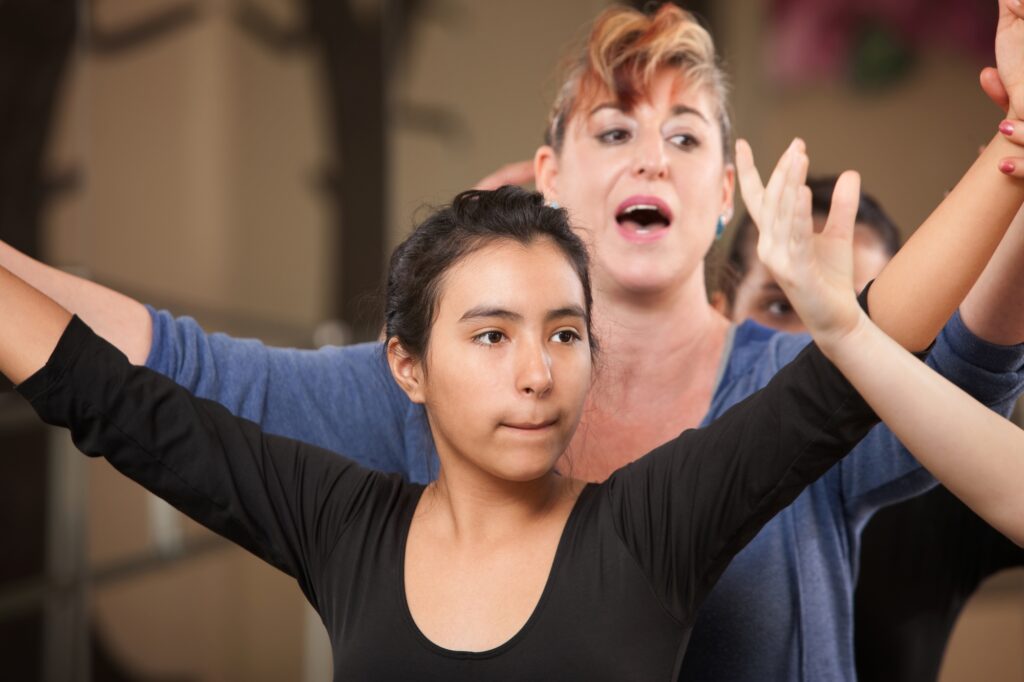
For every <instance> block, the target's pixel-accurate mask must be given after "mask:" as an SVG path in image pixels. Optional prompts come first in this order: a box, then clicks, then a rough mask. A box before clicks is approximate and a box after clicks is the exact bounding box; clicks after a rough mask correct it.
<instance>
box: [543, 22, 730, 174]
mask: <svg viewBox="0 0 1024 682" xmlns="http://www.w3.org/2000/svg"><path fill="white" fill-rule="evenodd" d="M664 67H668V68H672V69H676V70H677V71H678V72H679V74H680V75H681V76H683V77H684V78H685V79H686V80H687V81H688V82H690V83H693V84H696V85H698V86H701V87H704V88H706V89H707V91H708V92H710V93H711V95H712V97H713V98H714V100H715V104H716V106H717V109H718V111H717V118H718V126H719V129H720V130H721V134H722V154H723V158H725V160H726V161H728V162H731V161H732V157H733V149H732V122H731V120H730V117H729V106H728V100H729V85H728V80H727V78H726V76H725V72H724V71H723V69H722V68H721V66H720V65H719V60H718V56H717V53H716V52H715V43H714V40H712V38H711V34H710V33H708V31H707V29H705V28H704V27H703V26H702V25H701V24H700V22H699V21H698V20H697V18H696V17H695V16H694V15H693V14H690V13H689V12H687V11H686V10H684V9H681V8H680V7H678V6H676V5H674V4H672V3H670V2H666V3H664V4H662V5H661V6H660V7H658V8H657V9H656V10H654V11H653V12H649V13H645V12H641V11H639V10H635V9H632V8H630V7H622V6H618V7H609V8H608V9H606V10H605V11H603V12H601V14H599V15H598V17H597V19H595V20H594V24H593V27H592V28H591V31H590V35H589V36H588V37H587V40H586V42H585V43H584V44H583V46H582V49H581V50H580V51H579V53H578V54H577V56H576V57H575V58H574V59H572V60H571V61H569V62H568V63H567V68H566V69H565V71H566V73H565V76H564V78H563V80H562V85H561V87H560V88H559V91H558V95H557V96H556V97H555V102H554V105H553V106H552V108H551V113H550V114H549V116H548V126H547V130H546V131H545V133H544V142H545V144H548V145H550V146H551V147H553V148H554V149H555V151H556V152H561V150H562V144H563V142H564V141H565V134H566V129H567V126H568V123H569V121H570V120H571V119H572V117H573V115H575V114H576V113H577V112H579V111H580V110H581V109H582V108H585V107H589V106H593V105H594V104H596V103H597V102H596V101H595V99H596V98H598V97H603V96H607V94H609V93H610V94H611V96H613V97H614V98H615V99H616V101H617V102H618V103H619V104H620V105H621V106H622V107H623V108H624V109H627V110H628V109H630V108H631V107H632V106H633V105H634V104H636V102H637V101H638V100H640V99H642V98H643V96H644V93H645V92H646V91H647V89H648V88H649V87H650V86H651V83H652V81H653V80H654V76H655V75H656V74H657V72H658V70H659V69H661V68H664Z"/></svg>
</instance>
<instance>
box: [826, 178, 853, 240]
mask: <svg viewBox="0 0 1024 682" xmlns="http://www.w3.org/2000/svg"><path fill="white" fill-rule="evenodd" d="M858 204H860V174H859V173H857V172H856V171H846V172H844V173H843V174H842V175H840V176H839V179H838V180H836V186H835V189H834V190H833V191H832V206H831V207H829V211H828V220H827V221H825V229H824V232H828V233H830V234H831V235H834V236H837V237H845V236H847V234H850V235H852V234H853V226H854V223H855V222H856V221H857V206H858Z"/></svg>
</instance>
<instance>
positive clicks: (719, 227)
mask: <svg viewBox="0 0 1024 682" xmlns="http://www.w3.org/2000/svg"><path fill="white" fill-rule="evenodd" d="M723 234H725V218H723V217H722V216H718V223H717V224H716V225H715V240H716V241H717V240H719V239H721V238H722V235H723Z"/></svg>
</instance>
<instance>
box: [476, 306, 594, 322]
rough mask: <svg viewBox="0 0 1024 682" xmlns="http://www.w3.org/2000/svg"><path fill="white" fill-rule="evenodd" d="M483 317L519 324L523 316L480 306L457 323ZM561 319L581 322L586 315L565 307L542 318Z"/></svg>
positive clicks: (495, 307) (576, 309)
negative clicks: (575, 319)
mask: <svg viewBox="0 0 1024 682" xmlns="http://www.w3.org/2000/svg"><path fill="white" fill-rule="evenodd" d="M483 317H499V318H501V319H504V320H510V321H512V322H520V321H522V319H523V316H522V315H520V314H519V313H517V312H513V311H511V310H506V309H505V308H499V307H497V306H488V305H481V306H475V307H473V308H470V309H469V310H467V311H466V312H464V313H463V314H462V317H460V318H459V322H465V321H466V320H474V319H479V318H483ZM561 317H578V318H579V319H581V320H585V319H586V315H585V314H584V312H583V308H582V307H580V306H578V305H566V306H562V307H561V308H555V309H554V310H549V311H548V314H547V315H545V316H544V319H545V320H548V321H550V320H555V319H558V318H561Z"/></svg>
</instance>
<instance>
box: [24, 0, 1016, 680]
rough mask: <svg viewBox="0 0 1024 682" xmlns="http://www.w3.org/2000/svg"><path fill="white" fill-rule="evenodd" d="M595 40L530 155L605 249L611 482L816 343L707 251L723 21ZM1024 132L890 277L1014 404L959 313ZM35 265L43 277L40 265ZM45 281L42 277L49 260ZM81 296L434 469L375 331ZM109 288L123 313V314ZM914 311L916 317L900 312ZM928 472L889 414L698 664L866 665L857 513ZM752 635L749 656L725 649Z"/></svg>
mask: <svg viewBox="0 0 1024 682" xmlns="http://www.w3.org/2000/svg"><path fill="white" fill-rule="evenodd" d="M1014 11H1019V10H1015V9H1014V8H1012V7H1010V5H1009V4H1008V3H1007V2H1005V1H1004V2H1003V3H1002V4H1001V18H1000V27H999V33H998V34H997V37H996V45H997V61H998V62H999V68H1000V72H1001V73H1002V74H1003V75H1004V80H1005V81H1006V83H1007V86H1008V90H1009V92H1010V95H1011V99H1012V98H1013V97H1015V96H1016V97H1021V98H1024V93H1021V92H1020V88H1019V87H1018V85H1017V83H1018V82H1019V80H1020V79H1019V78H1016V74H1017V73H1020V72H1022V71H1024V67H1022V66H1021V55H1024V50H1022V49H1021V46H1022V45H1024V35H1022V30H1021V20H1020V19H1019V18H1017V16H1016V15H1015V14H1013V12H1014ZM580 55H581V56H580V59H579V61H578V62H577V63H576V65H575V67H574V68H573V70H572V71H571V72H570V73H569V75H568V76H567V78H566V80H565V84H564V86H563V88H562V90H561V93H560V96H559V98H558V101H557V102H556V104H555V106H554V107H553V110H552V116H551V120H550V125H549V139H548V142H549V144H546V145H544V146H543V147H541V149H540V150H538V153H537V156H536V162H535V167H536V168H537V173H536V175H537V182H538V188H539V189H541V190H542V191H543V192H544V194H545V196H546V197H547V198H548V199H549V200H551V201H557V202H558V203H559V204H561V205H562V206H565V207H566V208H567V210H568V211H569V213H570V216H571V217H572V221H573V224H574V227H575V228H576V229H577V231H578V233H579V234H580V235H581V236H582V237H583V239H584V241H585V242H587V245H588V247H589V249H590V251H591V256H592V259H593V277H594V283H595V293H594V298H595V312H594V318H595V322H594V323H595V326H596V329H597V332H598V336H599V337H600V338H601V339H602V341H603V353H602V371H601V372H600V374H599V375H598V376H597V378H596V381H595V384H594V387H593V389H592V391H591V393H590V395H589V397H588V403H587V409H586V410H585V411H584V416H583V428H581V429H579V430H577V431H576V436H575V438H574V441H573V443H572V447H571V448H570V451H571V452H572V453H573V457H572V461H571V471H572V472H573V473H574V474H575V475H578V476H580V477H581V478H584V479H587V480H603V479H604V478H605V477H607V476H608V475H609V474H610V473H611V472H612V471H614V470H616V469H618V468H619V467H621V466H622V465H623V464H625V463H627V462H629V461H632V460H634V459H636V458H637V457H639V456H640V455H641V454H643V453H644V452H646V451H648V450H650V449H651V448H653V447H654V446H656V445H657V444H659V443H662V442H664V441H666V440H668V439H669V438H671V437H673V436H674V435H675V434H677V433H678V432H679V431H681V430H683V429H685V428H689V427H693V426H697V425H699V424H701V423H706V422H708V421H710V420H711V419H713V418H714V417H716V416H718V415H720V414H722V413H723V412H724V411H725V410H726V409H727V408H728V407H729V406H731V405H733V404H734V403H736V402H737V401H739V400H741V399H742V398H744V397H746V396H747V395H749V394H750V393H751V392H753V391H755V390H757V389H758V388H760V387H762V386H764V385H765V384H766V383H767V382H768V380H769V379H770V378H771V376H773V375H774V374H775V372H777V371H778V370H779V369H780V368H781V367H783V366H784V365H785V364H786V363H788V362H789V361H790V360H791V359H793V358H794V357H795V356H796V355H797V354H798V353H799V351H800V350H801V348H802V347H803V346H804V344H805V340H804V339H802V338H800V337H790V336H787V335H783V334H771V333H768V332H763V333H762V332H758V333H748V332H747V331H745V330H743V329H742V328H740V329H736V328H733V327H731V325H730V324H729V322H728V320H726V319H725V318H724V317H722V316H721V315H720V314H718V313H717V312H716V311H715V310H714V309H713V308H711V307H710V306H709V305H708V302H707V295H706V291H705V288H704V271H703V258H704V254H705V253H706V252H707V250H708V248H709V247H710V245H711V244H712V242H713V240H714V234H715V231H716V224H717V223H719V221H720V219H728V217H729V215H730V214H731V211H732V195H733V184H734V174H735V170H734V168H733V165H732V146H731V144H730V142H729V140H730V135H731V129H730V126H729V120H728V116H727V104H726V99H725V86H724V81H723V79H724V77H723V75H722V74H721V72H720V70H719V69H718V67H717V64H716V56H715V52H714V46H713V44H712V42H711V40H710V37H709V36H708V35H707V33H706V31H704V29H703V28H701V27H700V25H699V24H698V23H697V22H695V21H694V20H693V19H692V17H690V16H689V15H687V14H685V13H684V12H682V11H681V10H679V9H678V8H676V7H674V6H671V5H665V6H663V7H662V8H660V9H659V10H658V11H657V12H656V13H654V14H653V15H649V16H648V15H644V14H641V13H638V12H635V11H633V10H627V9H623V8H613V9H610V10H608V11H607V12H605V13H603V14H602V15H601V17H599V18H598V21H597V22H596V23H595V26H594V30H593V32H592V34H591V36H590V38H589V39H588V43H587V45H586V46H585V48H584V49H583V50H582V51H581V53H580ZM620 94H621V95H622V96H621V97H620V96H619V95H620ZM1019 109H1020V108H1019V107H1016V106H1014V107H1013V110H1014V111H1017V110H1019ZM1012 115H1013V114H1012V113H1011V116H1012ZM1014 149H1015V147H1014V145H1013V143H1012V142H1011V141H1010V140H1008V139H1007V138H1006V137H1005V136H1004V135H1003V134H996V136H995V138H994V139H993V140H992V142H991V143H990V144H989V146H988V148H987V150H986V152H985V153H984V154H983V155H982V156H981V157H980V158H979V160H978V161H977V162H976V163H975V164H974V165H973V166H972V167H971V169H970V170H969V171H968V172H967V174H966V175H965V176H964V178H963V180H962V181H961V182H960V183H959V184H958V186H957V188H956V189H955V190H954V191H953V192H952V193H951V194H950V196H949V197H948V198H947V199H946V201H944V202H943V204H942V206H940V207H939V209H937V210H936V212H935V213H934V214H933V215H932V216H931V217H930V218H929V220H928V221H927V222H926V223H925V224H924V225H923V226H922V227H921V228H920V229H919V231H918V236H917V237H915V239H918V240H926V241H925V243H926V245H927V246H926V248H925V251H926V252H925V251H918V252H917V254H918V255H916V256H915V255H913V254H914V253H915V251H916V250H915V251H912V252H911V255H910V256H905V258H916V259H918V260H919V262H916V263H908V264H907V266H908V267H911V266H912V267H914V268H917V267H920V268H921V272H922V275H921V277H922V281H927V285H925V284H924V283H921V284H914V285H906V284H901V285H900V286H901V287H905V286H909V288H906V289H904V290H901V291H900V292H899V294H900V297H902V296H904V295H905V298H900V297H896V298H893V297H892V296H890V295H889V292H888V291H887V289H888V287H889V286H891V285H890V284H888V283H887V281H886V280H887V278H886V277H885V276H883V277H882V278H880V279H879V281H878V283H877V284H876V286H879V287H881V288H880V290H879V292H881V293H882V294H884V295H883V296H882V298H881V301H883V302H882V303H879V304H877V305H878V306H879V309H878V311H877V313H878V320H879V322H880V323H881V324H882V326H883V329H885V330H887V331H890V332H892V333H893V334H896V335H897V336H898V338H899V339H900V340H901V341H902V342H903V343H906V344H908V345H909V346H911V347H913V348H916V349H922V348H924V347H926V346H927V345H928V344H929V343H930V341H931V340H932V339H933V338H934V337H935V336H936V334H938V333H939V330H940V329H942V333H941V334H939V336H938V338H937V339H936V343H935V346H934V348H933V350H932V352H931V356H930V358H929V360H928V362H929V364H930V365H931V366H934V367H937V368H939V369H940V370H941V371H942V372H943V373H944V374H945V375H946V376H947V377H949V378H951V379H953V380H954V381H955V382H956V383H958V384H959V385H961V386H963V387H965V388H967V389H969V391H970V392H971V393H972V395H974V396H975V397H977V398H978V399H979V400H981V401H982V402H984V403H985V404H987V405H989V406H990V407H992V408H994V409H997V410H999V411H1003V412H1005V411H1008V410H1009V406H1010V405H1011V404H1012V402H1013V400H1014V399H1015V397H1016V395H1017V393H1018V392H1019V391H1020V390H1021V387H1022V386H1024V377H1022V376H1021V375H1020V372H1019V369H1020V366H1021V358H1022V357H1024V349H1022V348H1020V347H1017V346H1013V347H1009V348H1003V347H996V346H993V345H991V344H989V343H987V342H986V341H987V340H986V339H985V338H984V337H983V336H979V335H978V333H976V330H975V329H974V328H973V327H969V326H967V325H966V324H965V320H964V319H961V317H960V316H959V315H954V316H953V319H952V320H950V321H949V322H948V323H946V320H947V319H949V318H950V316H951V315H952V314H953V313H954V311H955V309H956V306H957V303H958V302H959V301H960V299H961V298H962V297H963V296H964V294H965V293H967V290H968V288H969V287H970V285H971V283H972V282H973V281H974V280H975V279H976V278H977V276H978V273H979V272H980V271H981V269H982V267H983V266H984V264H985V262H986V261H987V260H988V258H989V257H990V256H991V254H992V251H993V250H994V249H995V248H996V245H997V244H998V243H999V240H1000V238H1001V235H1002V233H1003V232H1004V231H1005V229H1006V226H1007V225H1008V224H1009V222H1010V219H1011V218H1012V216H1013V215H1014V213H1015V212H1016V211H1017V209H1018V208H1019V206H1020V205H1021V202H1022V200H1024V186H1022V185H1021V183H1020V182H1019V181H1018V180H1015V179H1014V178H1011V177H1009V176H1007V175H1006V174H1004V173H1002V172H1000V170H999V169H998V161H999V160H1000V159H1001V158H1003V157H1005V156H1008V155H1012V154H1014V153H1015V152H1014V151H1013V150H1014ZM953 257H955V258H956V259H957V261H956V262H957V264H958V266H962V267H958V268H957V269H956V270H955V271H951V270H949V268H948V261H947V260H946V259H947V258H953ZM15 267H20V265H19V264H17V263H15ZM23 273H24V274H26V276H28V277H29V279H30V281H35V280H33V278H34V277H35V276H36V275H38V274H39V272H38V270H35V271H33V270H31V268H27V269H25V270H23ZM36 283H37V284H38V285H39V286H40V288H42V289H44V290H45V289H47V287H48V283H47V277H46V276H45V274H44V275H43V276H39V278H38V281H36ZM936 287H938V289H939V290H937V289H936ZM70 288H72V289H73V288H74V287H73V286H72V287H70ZM879 292H873V294H872V295H873V296H875V295H878V293H879ZM58 293H59V292H58ZM97 295H98V296H102V295H106V294H105V293H103V294H97ZM1001 296H1002V294H1001V293H1000V292H991V291H989V292H975V291H972V292H971V293H970V295H969V296H968V299H967V301H965V303H964V310H965V311H966V310H967V308H968V307H973V308H974V310H975V311H977V312H978V314H977V315H976V316H975V317H974V318H973V320H974V321H973V323H972V324H976V325H978V326H979V329H982V328H984V327H985V324H986V323H987V321H990V320H993V319H995V318H996V317H999V316H1003V317H1005V316H1006V315H1011V316H1018V315H1020V316H1024V311H1021V310H1020V308H1019V307H1017V306H1010V305H1008V304H1009V302H1008V301H1005V300H1001ZM84 298H87V299H89V300H90V301H93V302H96V303H95V304H93V303H90V302H85V301H83V300H82V298H79V299H78V300H77V302H78V303H81V305H82V307H80V308H79V310H81V311H82V312H83V313H84V314H86V316H87V317H86V319H87V321H88V320H90V319H92V320H93V321H94V322H95V323H96V325H97V326H98V327H101V328H102V327H103V325H102V324H101V322H100V320H99V318H103V319H104V320H106V321H108V322H109V324H108V325H106V328H107V329H108V330H109V333H110V334H111V335H112V336H111V340H112V341H114V343H115V345H119V346H122V347H124V348H126V349H127V350H128V351H129V352H130V353H131V354H132V358H133V359H134V360H141V359H143V356H145V360H146V362H147V365H148V366H150V367H152V368H154V369H157V370H158V371H161V372H162V373H165V374H167V375H168V376H170V377H171V378H173V379H174V380H175V381H178V382H179V383H181V384H182V385H184V386H186V387H187V388H189V389H190V390H192V391H194V392H195V393H196V394H197V395H199V396H202V397H207V398H212V399H215V400H217V401H218V402H221V403H222V404H224V405H225V406H227V407H228V408H229V409H231V410H232V411H233V412H235V413H236V414H239V415H242V416H245V417H248V418H251V419H253V420H255V421H258V422H259V423H260V424H261V425H262V426H263V427H264V428H265V429H266V430H268V431H269V432H272V433H278V434H282V435H289V436H294V437H301V438H303V439H305V440H308V441H310V442H313V443H316V444H318V445H321V446H325V447H328V448H331V449H334V450H338V451H342V452H345V453H346V454H347V455H349V456H350V457H352V458H353V459H355V460H357V461H359V462H361V463H363V464H366V465H368V466H371V467H374V468H378V469H382V470H385V471H397V472H402V473H404V474H405V475H406V476H407V477H408V478H410V479H411V480H414V481H419V482H426V481H428V480H430V479H432V478H433V477H434V476H435V475H436V458H434V457H432V456H431V454H430V453H431V452H432V440H431V434H430V432H429V430H428V429H427V428H426V427H425V421H424V414H423V410H422V407H421V406H420V405H418V404H417V403H414V402H412V401H410V400H409V399H408V397H407V395H406V394H405V393H403V392H402V391H401V390H400V388H399V387H398V386H397V385H396V384H395V382H394V381H393V380H392V378H391V375H390V372H389V371H388V367H387V365H386V363H385V362H384V361H383V359H382V356H381V354H380V348H379V346H378V345H376V344H367V345H361V346H354V347H349V348H344V349H336V348H335V349H324V350H321V351H317V352H304V351H294V350H288V349H269V348H266V347H265V346H263V345H261V344H259V343H258V342H255V341H239V340H234V339H230V338H227V337H224V336H222V335H207V334H205V333H203V331H202V330H201V329H200V328H199V327H198V326H196V325H195V323H194V322H193V321H191V320H188V319H174V318H173V317H172V316H171V315H169V314H168V313H165V312H157V311H153V310H146V309H145V308H142V307H140V306H139V305H138V304H136V303H134V302H131V303H127V302H124V301H121V302H120V303H118V301H117V300H112V299H105V300H104V299H101V298H93V297H91V296H86V297H84ZM904 301H910V303H905V302H904ZM111 303H113V305H114V306H115V307H117V308H118V309H119V310H121V311H123V312H119V313H117V314H111V310H112V308H110V307H109V305H110V304H111ZM908 309H909V310H910V312H912V313H913V317H906V313H907V311H908ZM143 312H145V313H146V314H145V315H143V314H142V313H143ZM965 314H966V313H965ZM910 320H913V321H914V325H913V326H912V327H910V326H904V325H903V324H902V322H903V321H910ZM126 321H127V323H126ZM944 324H945V327H943V325H944ZM894 325H895V326H894ZM1021 340H1024V339H1021ZM563 468H564V469H565V470H567V471H569V470H570V468H569V466H568V463H565V464H563ZM931 484H932V479H931V477H930V476H928V475H927V473H926V472H924V471H922V470H921V468H920V466H919V465H918V464H917V462H916V461H914V460H913V458H911V457H910V456H909V455H908V454H907V453H906V451H905V450H904V449H903V447H902V446H901V445H900V444H899V443H898V441H897V440H896V439H895V437H893V435H892V433H891V432H890V431H888V430H887V429H885V428H878V429H875V430H873V431H872V432H871V434H869V435H868V437H867V438H866V439H865V441H864V442H863V443H862V444H861V446H860V447H858V448H857V450H856V451H855V452H854V453H853V454H852V455H851V457H849V458H846V459H845V460H844V461H843V463H842V464H841V465H840V466H839V467H838V468H836V469H834V470H833V471H832V472H830V473H829V474H827V475H826V476H825V477H824V478H823V479H821V480H820V481H819V482H817V483H815V484H814V485H813V486H812V487H811V489H810V490H808V491H807V492H806V493H805V494H803V495H801V496H800V497H799V498H798V499H797V500H796V501H795V502H794V504H793V505H791V506H790V507H788V508H787V509H786V510H785V511H783V512H782V514H780V515H779V516H778V517H776V519H774V520H773V521H772V522H771V523H769V524H768V525H767V526H766V527H765V528H764V530H763V531H762V532H761V533H760V535H759V536H758V537H757V538H755V540H754V541H753V543H752V544H751V545H749V546H748V547H747V548H746V549H745V550H744V551H743V552H742V553H740V554H739V555H738V556H737V557H736V559H735V561H734V562H733V563H732V565H731V566H730V568H729V570H728V571H727V572H726V574H725V575H724V577H723V579H722V581H720V582H719V584H718V585H717V587H716V589H715V590H714V592H713V593H712V594H711V596H710V598H709V600H707V601H706V602H705V605H704V607H703V608H702V610H701V613H700V617H699V619H698V622H697V624H696V627H695V630H694V634H693V642H694V646H693V647H692V648H691V652H690V656H689V658H688V660H687V662H686V665H685V670H686V673H687V675H688V676H689V678H691V679H716V680H726V679H747V680H763V679H808V680H819V679H853V678H854V676H855V672H854V669H853V656H852V592H853V582H854V579H853V576H854V572H855V566H856V557H857V550H858V537H859V532H860V528H861V527H862V526H863V524H864V522H865V521H866V519H867V518H868V517H869V516H870V514H871V513H873V512H874V511H875V510H876V509H878V508H879V507H881V506H883V505H885V504H889V503H891V502H894V501H897V500H899V499H902V498H904V497H907V496H910V495H914V494H917V493H919V492H921V491H923V490H924V489H926V488H927V487H928V486H930V485H931ZM755 585H756V586H757V587H756V588H755V587H754V586H755ZM751 642H757V645H756V646H753V645H751V644H750V643H751ZM737 650H743V651H744V655H742V656H736V655H734V654H732V653H730V652H735V651H737Z"/></svg>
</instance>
